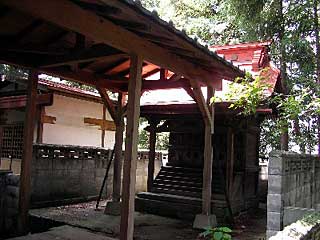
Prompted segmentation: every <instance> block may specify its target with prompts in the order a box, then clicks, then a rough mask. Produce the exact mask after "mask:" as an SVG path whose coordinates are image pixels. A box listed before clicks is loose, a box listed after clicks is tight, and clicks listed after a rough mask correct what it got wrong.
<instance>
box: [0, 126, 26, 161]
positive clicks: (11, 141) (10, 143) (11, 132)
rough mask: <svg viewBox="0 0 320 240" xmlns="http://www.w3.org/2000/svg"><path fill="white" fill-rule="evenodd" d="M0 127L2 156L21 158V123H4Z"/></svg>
mask: <svg viewBox="0 0 320 240" xmlns="http://www.w3.org/2000/svg"><path fill="white" fill-rule="evenodd" d="M1 127H2V149H1V157H2V158H15V159H21V158H22V144H23V125H22V124H19V125H5V126H1Z"/></svg>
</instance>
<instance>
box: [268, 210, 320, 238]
mask: <svg viewBox="0 0 320 240" xmlns="http://www.w3.org/2000/svg"><path fill="white" fill-rule="evenodd" d="M283 239H292V240H319V239H320V213H313V214H309V215H307V216H305V217H303V218H302V219H301V220H298V221H296V222H294V223H292V224H290V225H289V226H287V227H285V228H284V229H283V230H282V231H280V232H278V233H277V234H276V235H275V236H273V237H271V238H270V240H283Z"/></svg>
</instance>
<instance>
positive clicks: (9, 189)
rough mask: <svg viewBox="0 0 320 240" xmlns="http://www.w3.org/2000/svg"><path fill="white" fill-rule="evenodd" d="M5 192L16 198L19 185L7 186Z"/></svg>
mask: <svg viewBox="0 0 320 240" xmlns="http://www.w3.org/2000/svg"><path fill="white" fill-rule="evenodd" d="M6 192H7V194H8V195H9V196H11V197H15V198H18V197H19V187H15V186H7V187H6Z"/></svg>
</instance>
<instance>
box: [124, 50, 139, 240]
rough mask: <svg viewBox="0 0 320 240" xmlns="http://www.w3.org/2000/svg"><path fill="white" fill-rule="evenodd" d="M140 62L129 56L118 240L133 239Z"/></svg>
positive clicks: (136, 57) (134, 56)
mask: <svg viewBox="0 0 320 240" xmlns="http://www.w3.org/2000/svg"><path fill="white" fill-rule="evenodd" d="M142 62H143V60H142V57H140V56H137V55H132V56H131V66H130V80H129V92H128V105H127V106H128V109H127V128H126V149H125V154H124V168H123V184H122V204H121V222H120V240H132V239H133V228H134V199H135V184H136V169H137V145H138V125H139V115H140V96H141V85H142V79H141V72H142Z"/></svg>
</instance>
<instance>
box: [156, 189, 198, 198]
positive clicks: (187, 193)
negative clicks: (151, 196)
mask: <svg viewBox="0 0 320 240" xmlns="http://www.w3.org/2000/svg"><path fill="white" fill-rule="evenodd" d="M151 192H153V193H165V194H172V195H178V196H186V197H195V198H201V192H198V193H197V192H190V191H182V190H178V189H172V188H157V187H153V188H152V191H151Z"/></svg>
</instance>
